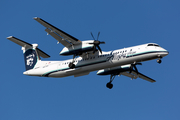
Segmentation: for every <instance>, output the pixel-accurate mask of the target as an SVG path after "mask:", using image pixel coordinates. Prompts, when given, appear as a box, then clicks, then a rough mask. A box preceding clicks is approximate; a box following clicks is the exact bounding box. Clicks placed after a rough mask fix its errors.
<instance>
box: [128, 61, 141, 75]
mask: <svg viewBox="0 0 180 120" xmlns="http://www.w3.org/2000/svg"><path fill="white" fill-rule="evenodd" d="M136 65H142V63H132V64H131V66H130V71H129V73H131V72H132V71H133V68H134V69H135V71H136V72H137V73H139V72H138V69H137V67H136Z"/></svg>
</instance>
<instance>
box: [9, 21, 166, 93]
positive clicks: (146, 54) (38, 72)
mask: <svg viewBox="0 0 180 120" xmlns="http://www.w3.org/2000/svg"><path fill="white" fill-rule="evenodd" d="M34 20H36V21H37V22H39V23H40V24H41V25H43V26H44V27H45V28H46V29H45V31H46V32H47V34H48V35H51V36H52V37H54V38H55V39H56V40H57V41H58V43H61V44H62V45H64V48H63V49H62V51H61V52H60V53H59V54H60V55H63V56H68V55H73V59H69V60H64V61H42V60H41V57H42V58H49V57H50V56H49V55H48V54H46V53H45V52H43V51H42V50H41V49H39V48H38V44H30V43H27V42H25V41H22V40H20V39H18V38H16V37H14V36H9V37H7V39H8V40H10V41H12V42H14V43H16V44H18V45H20V46H21V47H22V50H23V54H24V60H25V67H26V71H25V72H23V74H24V75H29V76H40V77H53V78H62V77H67V76H74V77H79V76H83V75H88V74H89V73H90V72H92V71H98V72H97V75H110V81H109V82H108V83H107V84H106V87H107V88H109V89H112V88H113V84H112V81H113V80H114V78H115V77H116V76H117V75H119V76H120V75H124V76H127V77H130V78H131V79H137V78H141V79H144V80H147V81H149V82H152V83H153V82H156V81H155V80H154V79H152V78H150V77H147V76H146V75H144V74H142V73H140V72H139V71H138V69H137V67H136V66H137V65H142V63H141V62H144V61H148V60H154V59H157V62H158V63H161V62H162V60H161V59H162V58H163V57H165V56H167V55H168V54H169V52H168V51H167V50H165V49H164V48H162V47H160V46H159V45H158V44H156V43H147V44H142V45H137V46H133V47H127V48H123V49H118V50H112V51H108V52H105V51H102V50H101V48H100V46H99V45H100V44H105V42H102V41H99V40H98V38H99V34H100V32H99V33H98V36H97V39H95V38H94V36H93V34H92V33H91V35H92V37H93V39H94V40H86V41H80V40H79V39H77V38H75V37H73V36H71V35H69V34H68V33H66V32H64V31H62V30H60V29H58V28H56V27H55V26H53V25H51V24H50V23H48V22H46V21H45V20H43V19H41V18H39V17H35V18H34Z"/></svg>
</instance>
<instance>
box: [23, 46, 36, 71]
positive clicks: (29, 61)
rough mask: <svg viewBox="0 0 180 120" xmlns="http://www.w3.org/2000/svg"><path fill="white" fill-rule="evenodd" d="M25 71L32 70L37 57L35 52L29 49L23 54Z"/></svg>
mask: <svg viewBox="0 0 180 120" xmlns="http://www.w3.org/2000/svg"><path fill="white" fill-rule="evenodd" d="M24 59H25V65H26V70H29V69H33V68H34V66H35V64H36V63H37V55H36V51H35V50H33V49H29V50H27V51H26V52H25V53H24Z"/></svg>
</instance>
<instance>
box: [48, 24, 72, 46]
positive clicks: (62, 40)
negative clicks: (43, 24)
mask: <svg viewBox="0 0 180 120" xmlns="http://www.w3.org/2000/svg"><path fill="white" fill-rule="evenodd" d="M45 31H46V32H47V33H48V34H50V35H51V36H52V37H54V38H55V39H56V40H57V41H58V42H60V43H61V44H62V45H64V46H65V47H69V46H70V44H69V43H68V42H67V41H66V40H64V39H63V38H61V37H60V36H58V35H57V34H55V33H54V32H51V30H50V29H48V28H47V29H45Z"/></svg>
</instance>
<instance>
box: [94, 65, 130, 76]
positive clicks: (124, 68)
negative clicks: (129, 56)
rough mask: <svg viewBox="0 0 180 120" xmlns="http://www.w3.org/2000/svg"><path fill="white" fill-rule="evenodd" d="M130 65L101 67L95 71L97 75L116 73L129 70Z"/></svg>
mask: <svg viewBox="0 0 180 120" xmlns="http://www.w3.org/2000/svg"><path fill="white" fill-rule="evenodd" d="M130 66H131V65H123V66H118V67H113V68H107V69H102V70H99V71H98V72H97V75H111V74H114V75H118V74H120V73H121V72H125V71H129V69H130Z"/></svg>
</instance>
